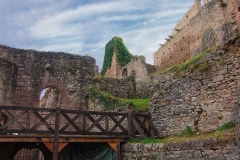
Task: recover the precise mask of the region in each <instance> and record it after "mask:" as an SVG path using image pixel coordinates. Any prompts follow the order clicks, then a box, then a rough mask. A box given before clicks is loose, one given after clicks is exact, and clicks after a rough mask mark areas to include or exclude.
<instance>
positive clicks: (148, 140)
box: [131, 137, 166, 144]
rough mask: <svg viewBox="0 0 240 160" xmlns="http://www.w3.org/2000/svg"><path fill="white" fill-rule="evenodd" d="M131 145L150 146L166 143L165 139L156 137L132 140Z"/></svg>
mask: <svg viewBox="0 0 240 160" xmlns="http://www.w3.org/2000/svg"><path fill="white" fill-rule="evenodd" d="M131 143H142V144H149V143H166V140H165V139H157V138H155V137H150V138H144V139H131Z"/></svg>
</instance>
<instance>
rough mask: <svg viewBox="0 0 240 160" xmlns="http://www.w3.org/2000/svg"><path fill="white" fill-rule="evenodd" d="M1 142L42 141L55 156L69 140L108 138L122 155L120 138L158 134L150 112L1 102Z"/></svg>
mask: <svg viewBox="0 0 240 160" xmlns="http://www.w3.org/2000/svg"><path fill="white" fill-rule="evenodd" d="M0 122H1V123H0V142H42V143H44V144H45V146H46V147H47V148H48V149H49V150H50V151H51V152H52V153H53V160H57V159H58V153H59V152H60V151H61V150H62V149H63V148H64V147H65V146H66V145H67V144H68V143H70V142H106V143H108V144H109V145H110V146H111V147H112V148H113V149H114V150H115V152H116V159H120V142H127V141H129V140H130V139H132V138H134V137H142V138H146V137H150V136H152V134H153V135H154V136H156V137H158V132H157V130H156V129H155V127H154V126H153V124H152V122H151V116H150V114H138V113H134V112H132V111H128V112H125V113H119V112H95V111H78V110H67V109H61V108H55V109H49V108H29V107H16V106H0Z"/></svg>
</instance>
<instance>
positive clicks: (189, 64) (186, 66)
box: [150, 47, 217, 76]
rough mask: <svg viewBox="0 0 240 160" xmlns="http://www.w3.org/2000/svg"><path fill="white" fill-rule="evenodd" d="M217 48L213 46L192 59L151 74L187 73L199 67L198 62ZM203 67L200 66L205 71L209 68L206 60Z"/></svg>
mask: <svg viewBox="0 0 240 160" xmlns="http://www.w3.org/2000/svg"><path fill="white" fill-rule="evenodd" d="M216 49H217V47H213V48H211V49H208V50H206V51H204V52H202V53H200V54H198V55H196V56H194V57H192V58H190V59H188V60H187V61H185V62H183V63H180V64H177V65H175V66H173V67H170V68H167V69H165V70H162V71H159V72H155V73H153V74H150V76H151V75H158V74H163V73H166V72H177V74H178V75H179V76H181V75H183V74H185V72H186V71H188V70H191V71H193V70H194V69H197V68H198V66H197V63H198V62H199V61H200V60H202V59H203V58H204V57H206V55H208V54H209V53H212V52H215V51H216ZM200 67H201V68H199V69H200V70H201V71H205V70H207V69H208V68H209V66H208V64H207V63H206V62H205V63H203V65H201V66H200Z"/></svg>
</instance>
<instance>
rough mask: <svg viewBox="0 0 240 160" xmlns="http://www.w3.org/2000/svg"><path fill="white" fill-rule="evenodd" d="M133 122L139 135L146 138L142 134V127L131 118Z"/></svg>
mask: <svg viewBox="0 0 240 160" xmlns="http://www.w3.org/2000/svg"><path fill="white" fill-rule="evenodd" d="M133 124H134V125H135V127H136V128H137V130H138V132H139V133H140V135H141V136H142V137H143V138H146V136H145V135H144V133H143V131H142V129H141V128H140V127H139V125H138V123H137V122H136V120H135V119H133Z"/></svg>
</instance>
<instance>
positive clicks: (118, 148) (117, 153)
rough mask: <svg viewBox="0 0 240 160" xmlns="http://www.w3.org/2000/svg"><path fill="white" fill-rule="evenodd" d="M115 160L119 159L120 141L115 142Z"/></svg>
mask: <svg viewBox="0 0 240 160" xmlns="http://www.w3.org/2000/svg"><path fill="white" fill-rule="evenodd" d="M116 160H121V151H120V142H117V151H116Z"/></svg>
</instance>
